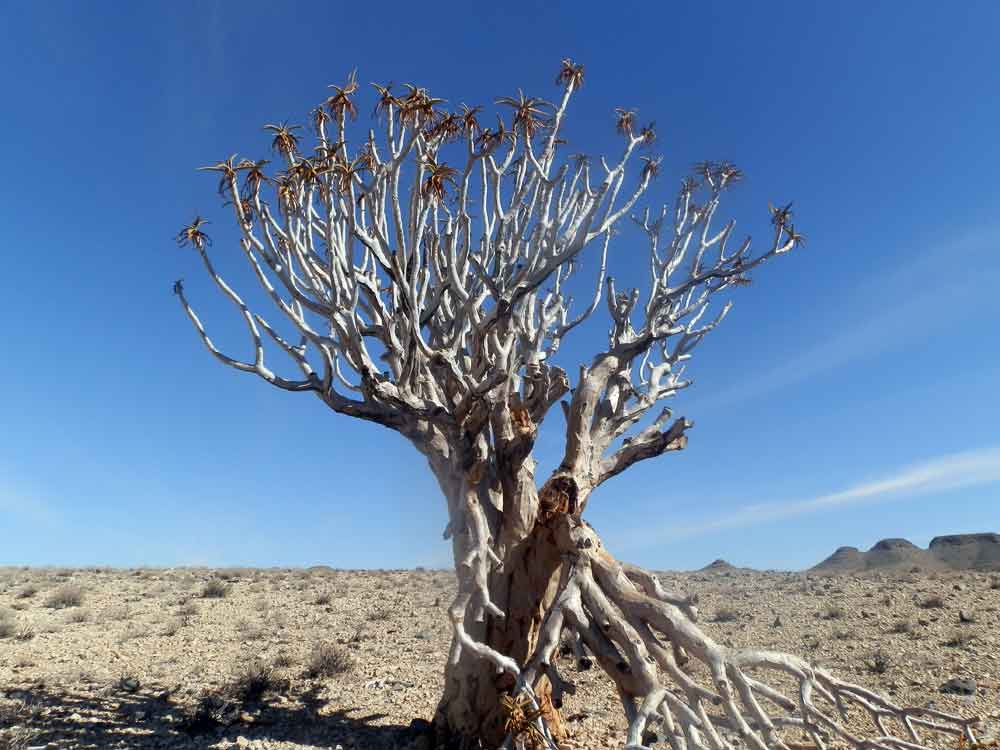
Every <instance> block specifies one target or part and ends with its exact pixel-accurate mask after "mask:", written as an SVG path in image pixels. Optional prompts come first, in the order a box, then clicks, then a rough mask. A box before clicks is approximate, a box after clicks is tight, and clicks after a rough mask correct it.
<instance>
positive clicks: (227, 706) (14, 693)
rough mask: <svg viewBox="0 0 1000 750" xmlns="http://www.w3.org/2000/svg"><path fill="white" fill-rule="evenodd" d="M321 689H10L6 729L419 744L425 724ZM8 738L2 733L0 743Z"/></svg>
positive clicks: (113, 738)
mask: <svg viewBox="0 0 1000 750" xmlns="http://www.w3.org/2000/svg"><path fill="white" fill-rule="evenodd" d="M319 691H320V689H319V688H318V687H314V688H312V689H310V690H307V691H305V692H302V693H297V694H295V695H294V696H289V697H284V696H268V697H265V698H264V699H262V700H260V701H257V702H242V703H235V702H232V701H227V700H224V699H220V698H216V697H214V696H210V697H208V698H205V699H202V700H201V701H200V702H197V703H194V704H192V703H191V702H190V701H181V700H177V699H175V698H174V696H172V695H170V693H169V692H168V691H163V690H156V689H149V690H145V689H140V690H136V691H135V692H127V691H120V690H108V691H105V692H103V693H98V694H93V693H86V692H82V691H73V690H63V689H59V688H54V687H35V688H31V689H19V690H7V691H6V697H7V700H6V701H4V704H3V707H2V708H0V730H4V729H8V728H10V727H13V726H20V727H27V728H28V729H29V730H30V733H31V738H30V740H29V741H28V742H27V745H28V746H29V747H44V748H52V749H53V750H54V749H55V748H59V749H60V750H62V749H63V748H65V749H67V750H68V749H69V748H73V749H74V750H77V749H79V750H105V749H106V748H137V749H142V750H145V749H147V748H178V749H181V748H185V749H187V748H192V749H193V748H209V747H220V748H224V747H246V748H251V749H257V750H272V749H273V750H299V749H301V750H305V749H306V748H309V749H312V748H323V749H327V748H336V747H337V746H338V745H341V746H343V747H344V748H345V749H348V748H355V749H356V750H369V749H371V750H396V749H397V748H399V749H401V750H402V749H405V748H409V747H411V746H419V744H415V741H416V740H417V739H418V738H419V736H420V735H421V734H422V733H423V732H424V731H425V730H426V724H424V723H422V722H421V721H420V720H415V721H414V722H413V724H411V725H410V726H409V727H405V726H401V725H394V724H379V723H378V722H379V721H380V720H381V719H384V718H385V716H384V715H383V714H367V715H365V714H363V713H362V712H361V711H359V710H358V709H352V708H345V709H338V710H332V709H331V708H329V707H327V706H326V702H325V701H324V700H323V699H322V698H320V697H319ZM2 737H3V735H2V734H0V746H2V745H3V742H2Z"/></svg>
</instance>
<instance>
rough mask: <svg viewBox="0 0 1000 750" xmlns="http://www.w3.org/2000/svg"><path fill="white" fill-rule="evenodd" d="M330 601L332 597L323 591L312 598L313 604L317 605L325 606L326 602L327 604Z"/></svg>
mask: <svg viewBox="0 0 1000 750" xmlns="http://www.w3.org/2000/svg"><path fill="white" fill-rule="evenodd" d="M332 601H333V597H332V596H330V594H328V593H324V594H319V595H318V596H317V597H316V598H315V599H313V604H316V605H319V606H326V605H327V604H329V603H330V602H332Z"/></svg>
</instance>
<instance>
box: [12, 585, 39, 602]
mask: <svg viewBox="0 0 1000 750" xmlns="http://www.w3.org/2000/svg"><path fill="white" fill-rule="evenodd" d="M37 593H38V586H36V585H35V584H33V583H28V584H25V585H24V586H22V587H21V588H19V589H18V590H17V593H16V594H15V595H14V596H15V598H17V599H30V598H31V597H33V596H34V595H35V594H37Z"/></svg>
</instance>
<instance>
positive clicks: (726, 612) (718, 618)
mask: <svg viewBox="0 0 1000 750" xmlns="http://www.w3.org/2000/svg"><path fill="white" fill-rule="evenodd" d="M738 619H740V613H739V612H737V611H736V610H735V609H730V608H728V607H723V608H722V609H720V610H717V611H716V613H715V617H714V618H713V620H714V621H715V622H735V621H736V620H738Z"/></svg>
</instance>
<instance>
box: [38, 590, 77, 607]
mask: <svg viewBox="0 0 1000 750" xmlns="http://www.w3.org/2000/svg"><path fill="white" fill-rule="evenodd" d="M82 603H83V589H81V588H80V587H79V586H77V585H75V584H65V585H63V586H60V587H59V588H57V589H56V590H55V591H53V592H52V593H51V594H49V596H48V598H47V599H46V600H45V606H46V607H48V608H49V609H66V608H68V607H79V606H80V605H81V604H82Z"/></svg>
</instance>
